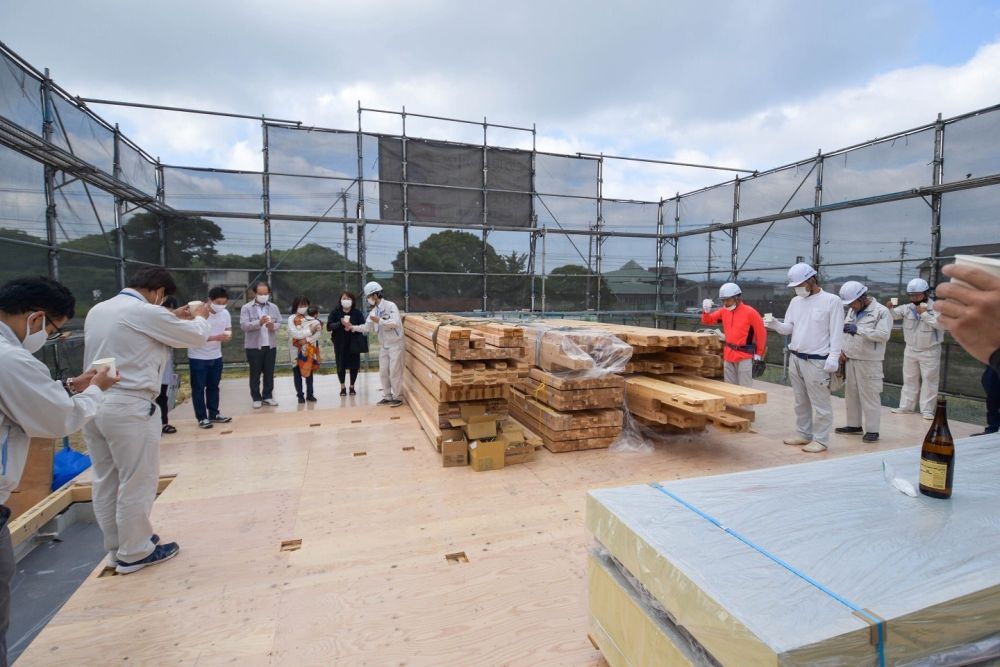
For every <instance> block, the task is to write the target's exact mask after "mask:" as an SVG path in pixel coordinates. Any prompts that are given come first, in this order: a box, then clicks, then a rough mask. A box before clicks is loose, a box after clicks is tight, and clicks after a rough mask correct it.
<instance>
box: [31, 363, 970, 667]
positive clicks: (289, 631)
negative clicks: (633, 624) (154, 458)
mask: <svg viewBox="0 0 1000 667" xmlns="http://www.w3.org/2000/svg"><path fill="white" fill-rule="evenodd" d="M331 380H332V382H331ZM278 383H279V384H278V388H277V391H276V397H277V398H278V400H279V401H280V405H279V406H278V407H277V408H265V409H262V410H253V409H252V408H251V407H250V405H249V398H248V397H247V396H246V394H247V391H246V383H245V381H226V382H224V383H223V406H222V407H223V411H224V412H226V413H228V414H232V415H234V416H235V417H236V418H235V419H234V421H233V422H232V423H231V424H225V425H216V427H215V428H213V429H211V430H201V429H198V428H197V427H196V424H195V423H194V418H193V415H192V414H191V409H190V406H187V405H184V406H180V407H179V408H178V409H177V410H175V411H174V413H173V414H172V417H171V422H172V423H173V424H174V425H175V426H177V427H178V433H177V434H175V435H171V436H165V437H164V440H163V444H162V456H161V461H162V463H161V472H162V473H163V474H176V475H177V477H176V479H174V481H173V482H172V483H171V484H170V486H169V487H168V488H167V489H166V490H165V491H164V492H163V494H162V495H161V496H160V498H159V499H158V500H157V502H156V505H155V507H154V510H153V520H154V525H155V527H156V530H157V531H158V532H159V533H160V535H162V536H163V538H164V539H166V540H177V541H178V542H179V543H180V544H181V553H180V554H179V555H178V556H177V557H176V558H175V559H173V560H172V561H170V562H168V563H165V564H163V565H158V566H155V567H152V568H149V569H147V570H143V571H140V572H137V573H135V574H132V575H128V576H124V577H122V576H110V577H100V578H99V577H98V576H97V575H98V574H99V570H98V571H95V572H94V574H93V575H92V576H91V577H90V578H89V579H88V580H87V581H86V582H85V583H84V585H83V586H82V587H81V588H80V589H79V591H77V593H76V594H75V595H74V596H73V597H72V598H71V599H70V601H69V602H68V603H67V604H66V606H65V607H63V609H61V610H60V611H59V612H58V613H57V614H56V616H55V617H54V618H53V619H52V621H51V622H50V623H49V625H48V627H46V628H45V630H43V631H42V633H41V634H40V635H39V636H38V638H37V639H36V640H35V641H34V642H33V643H32V645H31V646H30V647H29V648H28V650H27V651H26V652H25V654H24V656H23V657H22V661H23V663H24V664H26V665H61V666H64V665H67V664H80V665H84V664H121V663H123V662H125V661H126V659H127V664H133V665H168V664H181V665H216V664H233V663H238V664H241V665H296V666H298V665H380V666H381V665H435V666H441V665H462V666H466V665H574V666H575V665H595V666H596V665H602V664H604V662H603V659H602V658H601V656H600V654H599V653H598V652H597V651H596V650H595V649H594V648H593V646H592V645H591V644H590V642H589V641H588V639H587V632H588V624H587V606H586V581H585V576H584V570H585V564H586V553H587V549H588V547H589V546H590V544H591V541H590V538H589V536H588V535H587V533H586V531H585V529H584V525H583V508H584V495H585V493H586V491H587V490H589V489H592V488H598V487H605V486H620V485H624V484H633V483H637V482H645V481H649V480H653V479H657V480H660V479H674V478H680V477H691V476H699V475H709V474H716V473H722V472H731V471H737V470H747V469H752V468H762V467H770V466H775V465H786V464H789V463H796V462H804V461H809V460H815V459H817V458H823V457H831V456H849V455H853V454H858V453H862V452H870V451H877V450H878V449H879V448H891V447H902V446H909V445H913V444H916V443H919V442H920V440H921V439H922V436H923V434H924V432H925V431H926V429H927V424H928V423H927V422H925V421H924V420H922V419H921V418H920V417H919V415H891V414H890V413H889V412H888V410H885V411H884V416H883V426H882V436H883V440H882V442H881V443H880V444H878V445H864V444H863V443H862V442H861V440H860V438H858V437H846V436H834V437H833V439H832V441H831V447H830V452H828V453H826V454H823V455H819V456H818V457H817V456H810V455H807V454H803V453H801V452H800V451H799V450H798V449H797V448H792V447H788V446H785V445H783V444H781V438H782V437H784V436H786V435H790V434H791V433H792V431H793V430H794V429H793V427H792V426H793V423H792V419H793V417H792V415H791V414H790V413H791V411H790V409H789V408H790V404H791V392H790V390H789V389H788V388H786V387H779V386H773V385H766V386H765V387H766V389H768V391H769V393H770V396H769V401H768V403H767V404H766V405H761V406H755V407H757V415H758V416H757V421H756V423H755V424H754V429H755V431H754V432H753V433H747V434H731V433H724V432H721V431H716V430H713V429H711V428H709V430H708V431H706V432H705V433H702V434H698V435H693V436H691V435H680V436H676V437H673V438H671V439H670V440H669V441H668V442H665V443H661V444H659V445H657V447H656V450H655V451H654V452H653V453H652V454H646V455H643V454H615V453H611V452H608V451H606V450H593V451H581V452H571V453H564V454H552V453H550V452H547V451H544V450H541V451H538V452H537V454H536V459H535V460H534V461H531V462H529V463H526V464H522V465H515V466H510V467H507V468H504V469H503V470H499V471H493V472H484V473H476V472H473V471H472V470H471V469H470V468H443V467H441V463H440V455H439V454H438V453H437V452H435V451H434V448H433V447H432V445H431V444H430V443H429V442H428V441H427V439H426V438H425V437H424V435H423V433H422V432H421V430H420V427H419V425H418V424H417V422H416V420H415V418H414V416H413V414H412V413H411V412H410V410H409V409H408V408H406V407H402V408H396V409H392V408H386V407H375V406H374V403H375V402H376V401H377V400H378V399H379V397H380V395H379V392H378V378H377V376H374V375H367V374H366V375H362V377H361V378H360V380H359V383H358V389H359V395H358V396H356V397H345V398H340V397H339V396H337V395H336V392H337V389H339V387H338V385H337V384H336V378H330V377H328V376H325V377H320V378H317V394H318V395H319V397H320V402H319V403H317V404H315V405H312V404H310V405H306V406H299V405H298V404H297V403H295V400H294V394H293V393H292V390H291V381H290V379H287V378H285V379H279V380H278ZM286 384H287V385H288V386H285V385H286ZM834 412H835V416H836V417H837V419H836V423H837V424H840V423H842V419H843V414H844V406H843V401H840V400H837V399H835V402H834ZM314 424H318V426H314ZM976 430H978V429H977V428H976V427H973V426H970V425H966V424H959V423H953V424H952V431H953V433H954V435H955V436H956V437H962V436H965V435H968V434H970V433H972V432H974V431H976ZM225 431H231V432H229V433H225ZM358 454H363V455H358ZM911 476H912V475H911ZM290 540H301V545H300V547H299V548H298V549H296V550H291V551H283V550H282V543H283V542H285V541H290ZM457 552H464V554H465V559H466V560H467V562H450V561H449V560H447V559H446V555H447V554H453V553H457ZM14 613H17V610H14Z"/></svg>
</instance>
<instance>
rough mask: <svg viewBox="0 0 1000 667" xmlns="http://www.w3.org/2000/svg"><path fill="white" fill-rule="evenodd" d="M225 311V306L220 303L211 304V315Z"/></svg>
mask: <svg viewBox="0 0 1000 667" xmlns="http://www.w3.org/2000/svg"><path fill="white" fill-rule="evenodd" d="M225 309H226V307H225V305H223V304H221V303H213V304H212V312H213V313H221V312H222V311H224V310H225Z"/></svg>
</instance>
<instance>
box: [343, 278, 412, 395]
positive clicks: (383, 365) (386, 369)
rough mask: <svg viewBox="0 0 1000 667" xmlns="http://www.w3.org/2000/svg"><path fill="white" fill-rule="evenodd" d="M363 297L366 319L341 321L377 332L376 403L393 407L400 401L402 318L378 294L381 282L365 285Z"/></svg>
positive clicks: (351, 327)
mask: <svg viewBox="0 0 1000 667" xmlns="http://www.w3.org/2000/svg"><path fill="white" fill-rule="evenodd" d="M365 297H367V299H368V307H369V308H370V309H371V310H369V311H368V319H367V320H366V321H365V323H364V324H349V323H345V324H344V328H345V329H347V330H348V331H354V332H357V333H364V334H366V333H369V332H371V331H375V332H376V333H377V334H378V342H379V351H378V374H379V378H380V379H381V380H382V400H381V401H379V402H378V404H379V405H388V406H390V407H393V408H396V407H399V406H400V405H402V404H403V401H402V398H403V352H404V349H403V341H404V340H405V338H404V334H403V319H402V316H401V315H400V314H399V308H397V307H396V304H394V303H393V302H392V301H389V300H388V299H386V298H385V297H384V296H383V295H382V286H381V285H379V284H378V283H376V282H370V283H368V284H367V285H365Z"/></svg>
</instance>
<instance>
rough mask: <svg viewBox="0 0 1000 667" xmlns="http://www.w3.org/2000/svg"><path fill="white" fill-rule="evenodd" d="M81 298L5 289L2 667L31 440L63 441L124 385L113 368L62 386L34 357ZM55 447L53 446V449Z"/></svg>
mask: <svg viewBox="0 0 1000 667" xmlns="http://www.w3.org/2000/svg"><path fill="white" fill-rule="evenodd" d="M75 306H76V299H74V298H73V294H72V293H71V292H70V291H69V290H68V289H66V288H65V287H64V286H63V285H61V284H59V283H57V282H55V281H54V280H48V279H47V278H40V277H39V278H18V279H15V280H12V281H10V282H8V283H6V284H5V285H4V286H3V287H0V387H2V389H0V443H2V444H0V449H2V464H0V665H3V666H6V665H7V628H8V626H9V625H10V589H11V581H12V580H13V578H14V570H15V563H14V550H13V547H12V545H11V539H10V529H9V528H7V521H8V520H9V519H10V509H8V508H7V507H6V506H5V503H6V502H7V499H8V498H10V494H11V492H12V491H13V490H14V489H16V488H17V485H18V484H20V482H21V473H23V472H24V466H25V462H26V461H27V459H28V443H29V442H30V441H31V438H62V437H65V436H67V435H70V434H71V433H75V432H76V431H78V430H79V429H80V428H81V427H82V426H83V425H84V423H86V422H87V421H88V420H89V419H92V418H93V417H94V415H95V414H97V409H98V408H99V407H100V406H101V404H102V403H103V402H104V393H103V392H104V391H105V390H106V389H108V388H109V387H111V386H112V385H113V384H114V383H115V382H117V381H118V378H117V376H114V375H109V372H108V369H103V370H101V371H100V372H97V371H96V370H93V369H92V370H89V371H87V372H86V373H84V374H83V375H80V376H79V377H76V378H72V379H69V380H66V381H65V382H62V383H60V382H58V381H56V380H53V379H52V376H51V375H50V374H49V369H48V368H47V367H46V366H45V364H43V363H42V362H41V361H39V360H38V359H37V358H36V357H35V356H34V353H35V352H37V351H38V350H40V349H42V347H43V346H44V345H45V342H46V341H47V340H49V339H50V338H58V337H59V336H61V335H62V333H61V327H62V326H63V325H65V324H66V322H67V321H68V320H69V319H70V318H72V317H73V314H74V312H73V311H74V309H75ZM49 446H50V448H51V445H49Z"/></svg>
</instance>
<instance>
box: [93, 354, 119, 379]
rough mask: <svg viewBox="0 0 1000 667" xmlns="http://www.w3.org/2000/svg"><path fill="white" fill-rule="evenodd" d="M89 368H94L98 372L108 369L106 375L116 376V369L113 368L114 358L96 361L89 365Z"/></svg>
mask: <svg viewBox="0 0 1000 667" xmlns="http://www.w3.org/2000/svg"><path fill="white" fill-rule="evenodd" d="M90 367H91V368H96V369H97V371H98V372H100V371H101V369H103V368H107V369H108V375H111V376H115V375H118V368H117V367H116V366H115V358H114V357H105V358H104V359H97V360H95V361H93V362H91V364H90Z"/></svg>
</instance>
